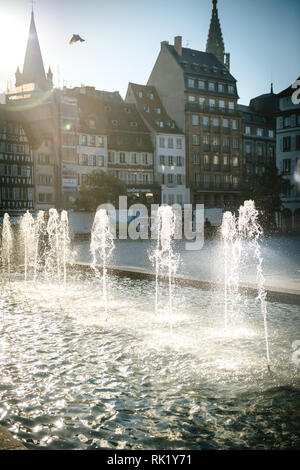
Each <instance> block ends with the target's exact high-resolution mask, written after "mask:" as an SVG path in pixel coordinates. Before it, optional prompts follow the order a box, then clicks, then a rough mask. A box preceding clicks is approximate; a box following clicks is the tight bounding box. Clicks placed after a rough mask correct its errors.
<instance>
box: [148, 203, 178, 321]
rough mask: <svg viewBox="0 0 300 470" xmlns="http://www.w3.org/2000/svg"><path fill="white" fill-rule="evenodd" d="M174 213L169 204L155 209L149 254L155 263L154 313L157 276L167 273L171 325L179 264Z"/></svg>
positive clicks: (156, 306) (156, 301)
mask: <svg viewBox="0 0 300 470" xmlns="http://www.w3.org/2000/svg"><path fill="white" fill-rule="evenodd" d="M175 223H176V219H175V214H174V211H173V209H172V207H171V206H160V207H159V208H158V211H157V215H156V221H155V226H156V227H155V228H156V236H157V242H156V248H155V249H154V250H153V252H152V254H151V255H150V259H151V261H152V262H153V263H154V264H155V313H156V314H158V287H159V276H160V275H163V274H167V276H168V292H169V302H168V314H169V322H170V326H171V327H172V311H173V302H172V297H173V289H174V278H175V274H176V271H177V269H178V265H179V255H178V254H176V253H174V250H173V240H174V235H175V228H176V226H175Z"/></svg>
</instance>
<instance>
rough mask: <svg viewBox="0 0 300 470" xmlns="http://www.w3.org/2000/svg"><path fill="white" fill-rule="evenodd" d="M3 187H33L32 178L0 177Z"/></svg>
mask: <svg viewBox="0 0 300 470" xmlns="http://www.w3.org/2000/svg"><path fill="white" fill-rule="evenodd" d="M0 183H1V184H2V185H3V186H33V182H32V178H31V177H28V176H0Z"/></svg>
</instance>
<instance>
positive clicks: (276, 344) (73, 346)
mask: <svg viewBox="0 0 300 470" xmlns="http://www.w3.org/2000/svg"><path fill="white" fill-rule="evenodd" d="M155 289H156V284H155V281H154V280H153V281H149V280H147V281H145V280H131V279H129V278H122V279H119V278H118V277H114V276H111V277H110V281H109V283H108V292H109V298H110V302H109V309H110V315H109V317H106V315H105V305H104V301H103V296H102V286H101V284H99V279H98V278H97V276H95V275H94V274H93V273H92V271H91V274H88V273H85V274H83V273H81V274H79V273H76V275H75V274H72V273H71V274H70V275H69V279H68V283H67V284H66V285H63V283H61V282H56V283H55V282H42V281H40V282H36V283H34V282H28V281H27V282H25V281H24V280H23V276H21V275H19V276H18V275H15V277H14V279H13V281H11V282H9V280H8V278H5V279H3V280H2V285H1V296H0V305H1V315H2V316H1V341H0V377H1V379H0V383H1V385H0V423H1V424H3V425H5V427H6V428H7V429H8V430H10V431H11V432H12V433H13V434H14V435H15V436H17V437H18V438H19V439H21V440H22V441H23V443H24V444H25V445H26V446H27V447H28V448H34V449H39V448H47V449H99V448H106V449H108V448H111V449H117V448H119V449H233V448H238V449H247V448H252V449H256V448H257V449H271V448H276V449H280V448H283V449H286V448H296V447H299V401H300V380H299V375H298V372H299V369H298V370H297V366H296V365H295V364H294V363H293V362H292V360H291V356H292V352H293V351H292V342H293V341H294V340H296V339H297V332H299V330H300V328H299V327H300V325H299V322H300V319H299V307H293V306H290V305H284V304H277V303H272V304H269V305H268V327H269V344H270V354H271V364H272V366H271V367H272V373H271V374H269V373H268V371H267V368H266V358H265V343H264V326H263V322H262V318H261V312H260V302H259V301H258V300H255V299H254V298H247V297H245V298H242V299H241V302H240V311H239V315H238V316H237V318H236V319H234V321H233V322H231V323H230V324H229V325H228V326H227V328H226V329H224V299H223V297H222V295H221V296H220V295H218V294H216V293H212V292H209V291H201V290H199V289H196V288H192V287H185V288H184V289H183V288H181V287H178V286H176V288H175V289H174V292H173V310H172V315H173V318H172V329H171V328H170V323H169V314H168V311H169V310H168V295H166V299H165V304H163V302H160V306H159V309H160V310H159V312H158V315H155V314H154V297H155ZM213 294H216V295H213ZM212 312H213V313H212ZM298 336H299V334H298Z"/></svg>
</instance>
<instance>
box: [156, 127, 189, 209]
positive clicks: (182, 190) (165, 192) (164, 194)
mask: <svg viewBox="0 0 300 470" xmlns="http://www.w3.org/2000/svg"><path fill="white" fill-rule="evenodd" d="M162 139H163V142H164V146H162ZM169 139H171V141H172V143H173V145H172V147H169V145H168V143H169ZM177 139H178V140H180V141H181V148H178V146H177ZM161 157H164V158H163V160H164V163H162V158H161ZM170 157H172V160H173V162H171V161H170ZM178 158H180V159H181V163H182V164H181V165H178V164H177V163H178V160H177V159H178ZM172 163H173V164H172ZM155 172H156V176H157V180H158V181H159V182H160V183H161V202H162V203H163V204H189V202H190V191H189V189H188V188H187V187H186V155H185V137H184V135H183V134H167V133H158V134H156V137H155ZM162 175H164V184H163V183H162ZM168 175H172V176H173V182H172V183H171V182H168ZM177 175H181V180H182V184H178V182H177Z"/></svg>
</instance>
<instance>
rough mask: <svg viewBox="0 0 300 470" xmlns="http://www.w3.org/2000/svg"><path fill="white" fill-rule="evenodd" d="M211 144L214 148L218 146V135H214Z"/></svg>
mask: <svg viewBox="0 0 300 470" xmlns="http://www.w3.org/2000/svg"><path fill="white" fill-rule="evenodd" d="M212 144H213V146H214V147H219V145H220V136H219V135H214V136H213V138H212Z"/></svg>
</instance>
